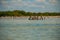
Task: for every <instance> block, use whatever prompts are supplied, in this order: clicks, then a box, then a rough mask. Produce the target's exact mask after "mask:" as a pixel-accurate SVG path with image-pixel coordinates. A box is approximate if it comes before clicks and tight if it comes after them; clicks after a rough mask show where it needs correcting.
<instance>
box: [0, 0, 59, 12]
mask: <svg viewBox="0 0 60 40" xmlns="http://www.w3.org/2000/svg"><path fill="white" fill-rule="evenodd" d="M8 10H11V11H12V10H24V11H28V12H60V0H0V11H8Z"/></svg>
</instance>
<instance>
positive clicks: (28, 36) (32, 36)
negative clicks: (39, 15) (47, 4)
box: [0, 18, 60, 40]
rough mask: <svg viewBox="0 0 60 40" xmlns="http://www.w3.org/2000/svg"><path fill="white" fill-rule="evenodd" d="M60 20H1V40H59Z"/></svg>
mask: <svg viewBox="0 0 60 40" xmlns="http://www.w3.org/2000/svg"><path fill="white" fill-rule="evenodd" d="M59 39H60V18H47V19H44V20H28V18H14V19H13V18H0V40H59Z"/></svg>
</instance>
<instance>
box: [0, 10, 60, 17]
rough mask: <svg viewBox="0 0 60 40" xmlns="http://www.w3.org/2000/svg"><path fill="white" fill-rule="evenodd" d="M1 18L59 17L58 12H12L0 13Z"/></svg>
mask: <svg viewBox="0 0 60 40" xmlns="http://www.w3.org/2000/svg"><path fill="white" fill-rule="evenodd" d="M1 16H60V12H59V13H57V12H44V13H41V12H38V13H36V12H25V11H23V10H14V11H0V17H1Z"/></svg>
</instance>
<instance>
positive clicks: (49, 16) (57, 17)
mask: <svg viewBox="0 0 60 40" xmlns="http://www.w3.org/2000/svg"><path fill="white" fill-rule="evenodd" d="M12 17H13V18H29V17H30V16H1V17H0V18H12ZM39 17H40V16H39ZM42 17H47V18H60V16H42Z"/></svg>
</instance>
